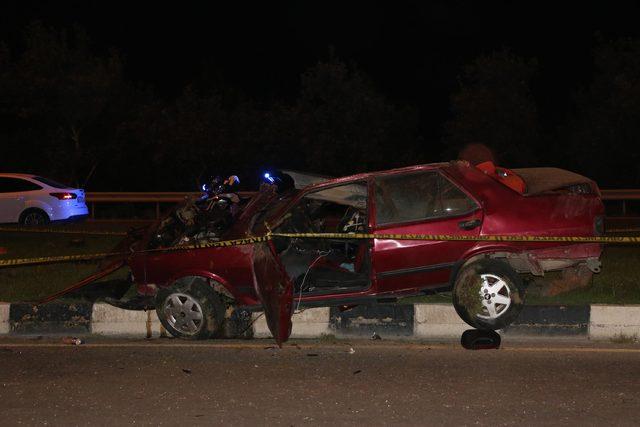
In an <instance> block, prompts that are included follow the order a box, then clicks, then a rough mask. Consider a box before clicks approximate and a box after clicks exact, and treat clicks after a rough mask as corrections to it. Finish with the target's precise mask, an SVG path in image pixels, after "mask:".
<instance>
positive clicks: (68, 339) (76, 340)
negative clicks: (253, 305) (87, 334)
mask: <svg viewBox="0 0 640 427" xmlns="http://www.w3.org/2000/svg"><path fill="white" fill-rule="evenodd" d="M62 343H63V344H69V345H80V344H84V341H82V340H81V339H80V338H76V337H64V338H62Z"/></svg>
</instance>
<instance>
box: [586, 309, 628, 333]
mask: <svg viewBox="0 0 640 427" xmlns="http://www.w3.org/2000/svg"><path fill="white" fill-rule="evenodd" d="M622 336H626V337H635V339H638V338H639V337H640V306H637V305H622V306H620V305H592V306H591V317H590V319H589V337H590V338H593V339H611V338H621V337H622Z"/></svg>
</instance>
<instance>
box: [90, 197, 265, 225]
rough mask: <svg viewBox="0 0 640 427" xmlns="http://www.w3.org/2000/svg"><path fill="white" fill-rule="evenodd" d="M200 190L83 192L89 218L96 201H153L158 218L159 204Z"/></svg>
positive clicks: (92, 213) (93, 210)
mask: <svg viewBox="0 0 640 427" xmlns="http://www.w3.org/2000/svg"><path fill="white" fill-rule="evenodd" d="M201 194H202V193H201V192H161V193H143V192H113V193H104V192H88V193H85V201H86V203H87V204H89V207H90V213H91V219H95V218H96V204H98V203H153V204H154V205H155V217H156V219H159V218H160V214H161V211H160V205H161V204H167V203H180V202H182V201H183V200H184V199H185V198H186V197H198V196H200V195H201ZM253 194H255V192H252V191H241V192H239V195H240V197H251V196H252V195H253Z"/></svg>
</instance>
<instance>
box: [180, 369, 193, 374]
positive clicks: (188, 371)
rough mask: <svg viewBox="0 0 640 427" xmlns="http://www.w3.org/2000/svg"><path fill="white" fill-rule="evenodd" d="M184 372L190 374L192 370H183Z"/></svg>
mask: <svg viewBox="0 0 640 427" xmlns="http://www.w3.org/2000/svg"><path fill="white" fill-rule="evenodd" d="M182 372H184V373H185V374H190V373H191V369H184V368H183V369H182Z"/></svg>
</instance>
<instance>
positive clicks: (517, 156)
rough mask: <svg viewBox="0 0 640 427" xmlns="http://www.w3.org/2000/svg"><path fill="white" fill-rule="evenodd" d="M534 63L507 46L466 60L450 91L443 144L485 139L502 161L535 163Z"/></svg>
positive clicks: (537, 133)
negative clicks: (470, 61) (455, 86)
mask: <svg viewBox="0 0 640 427" xmlns="http://www.w3.org/2000/svg"><path fill="white" fill-rule="evenodd" d="M536 69H537V63H536V61H534V60H532V61H525V60H524V59H522V58H520V57H517V56H515V55H514V54H512V53H510V52H509V51H507V50H502V51H499V52H494V53H491V54H489V55H482V56H480V57H478V58H476V59H475V60H474V61H473V62H472V63H470V64H469V65H467V66H466V67H465V69H464V71H463V73H462V75H461V76H460V78H459V85H458V89H457V90H456V91H455V92H454V93H453V95H452V96H451V110H452V115H453V117H452V118H451V119H450V120H449V121H448V122H447V123H446V124H445V141H446V142H447V144H449V145H450V146H452V147H454V148H456V149H461V148H462V147H464V146H466V145H468V144H484V145H486V146H488V147H490V148H491V149H492V150H493V152H494V153H495V155H496V157H497V159H498V161H500V162H501V163H503V164H509V165H518V166H523V165H531V164H535V162H536V160H537V159H536V157H537V156H536V154H537V153H536V148H537V147H538V146H539V145H540V144H539V143H540V131H539V124H538V112H537V108H536V103H535V100H534V97H533V94H532V90H531V83H532V79H533V77H534V75H535V73H536Z"/></svg>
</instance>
